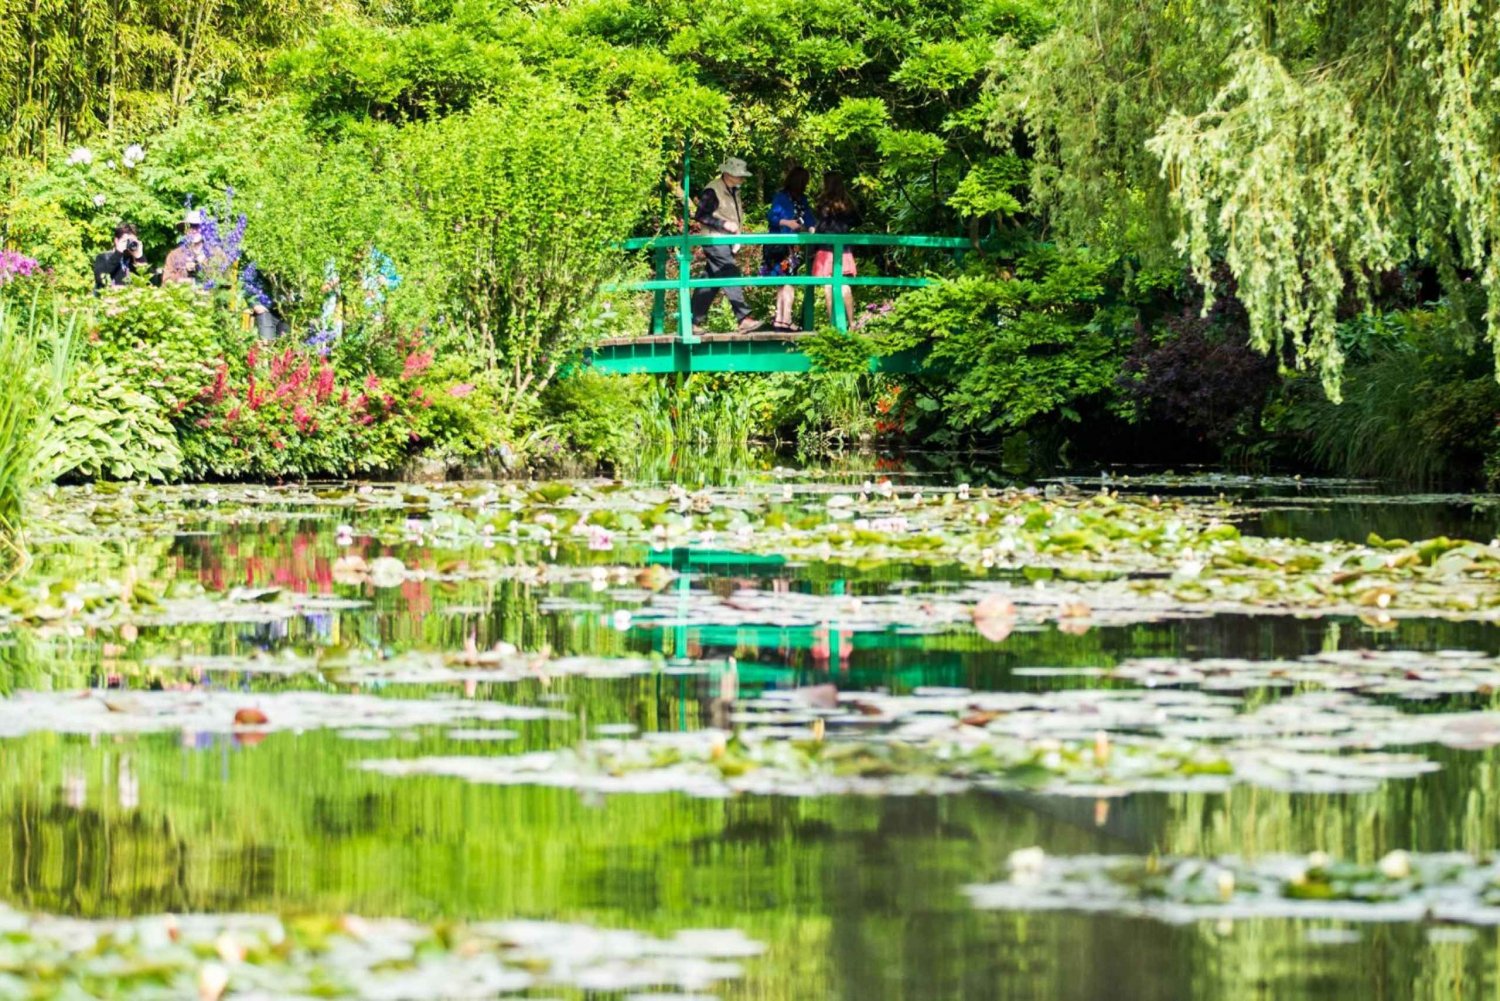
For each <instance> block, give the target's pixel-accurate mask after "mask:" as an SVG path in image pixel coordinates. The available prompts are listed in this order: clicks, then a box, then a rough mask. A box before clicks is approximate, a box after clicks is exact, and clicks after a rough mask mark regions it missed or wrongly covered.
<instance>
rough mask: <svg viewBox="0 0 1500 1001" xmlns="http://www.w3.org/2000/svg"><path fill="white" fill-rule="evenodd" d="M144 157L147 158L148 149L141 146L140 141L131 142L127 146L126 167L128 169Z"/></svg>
mask: <svg viewBox="0 0 1500 1001" xmlns="http://www.w3.org/2000/svg"><path fill="white" fill-rule="evenodd" d="M144 159H146V151H145V150H144V149H142V148H141V144H140V143H131V144H130V145H129V146H126V147H125V167H126V168H127V169H129V168H131V167H134V166H135V165H136V164H138V163H140V162H141V161H142V160H144Z"/></svg>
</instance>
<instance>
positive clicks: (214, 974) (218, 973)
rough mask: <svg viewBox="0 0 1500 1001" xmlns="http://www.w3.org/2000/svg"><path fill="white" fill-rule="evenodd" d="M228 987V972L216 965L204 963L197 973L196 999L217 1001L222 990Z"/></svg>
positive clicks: (221, 995)
mask: <svg viewBox="0 0 1500 1001" xmlns="http://www.w3.org/2000/svg"><path fill="white" fill-rule="evenodd" d="M228 986H229V971H228V970H226V969H224V967H222V966H220V965H219V964H218V963H205V964H204V966H203V969H201V970H199V971H198V997H199V999H200V1001H219V998H221V997H223V996H224V988H226V987H228Z"/></svg>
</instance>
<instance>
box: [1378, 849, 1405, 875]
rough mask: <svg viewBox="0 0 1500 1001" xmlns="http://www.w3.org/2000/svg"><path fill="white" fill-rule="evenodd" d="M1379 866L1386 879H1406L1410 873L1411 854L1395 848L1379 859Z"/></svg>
mask: <svg viewBox="0 0 1500 1001" xmlns="http://www.w3.org/2000/svg"><path fill="white" fill-rule="evenodd" d="M1379 868H1380V874H1381V875H1382V876H1384V877H1385V878H1386V879H1406V878H1407V877H1408V876H1410V875H1411V856H1410V855H1408V854H1407V853H1406V852H1403V851H1401V850H1400V849H1397V850H1396V851H1393V852H1390V853H1389V854H1387V855H1386V856H1385V857H1384V858H1382V859H1381V860H1380V862H1379Z"/></svg>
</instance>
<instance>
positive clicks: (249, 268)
mask: <svg viewBox="0 0 1500 1001" xmlns="http://www.w3.org/2000/svg"><path fill="white" fill-rule="evenodd" d="M240 288H242V289H244V290H245V298H246V299H248V300H249V301H250V303H251V305H257V306H264V307H266V308H267V309H270V308H271V297H270V296H269V295H267V294H266V290H265V287H264V286H262V285H261V283H260V269H258V268H257V267H256V266H255V263H254V262H253V261H252V262H251V263H249V264H246V265H245V269H244V270H243V271H241V272H240Z"/></svg>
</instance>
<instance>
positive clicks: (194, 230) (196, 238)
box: [161, 209, 208, 285]
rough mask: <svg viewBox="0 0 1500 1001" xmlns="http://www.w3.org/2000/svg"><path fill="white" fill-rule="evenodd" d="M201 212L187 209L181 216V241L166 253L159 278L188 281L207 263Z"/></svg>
mask: <svg viewBox="0 0 1500 1001" xmlns="http://www.w3.org/2000/svg"><path fill="white" fill-rule="evenodd" d="M202 230H203V212H202V211H201V210H199V209H189V210H188V213H187V215H185V216H183V217H182V242H180V243H179V244H177V246H175V247H173V248H172V250H171V252H170V253H169V254H167V262H166V264H164V265H162V269H161V280H162V284H163V285H165V284H167V283H168V282H190V281H193V280H195V279H196V278H197V277H198V272H199V271H200V270H202V268H203V265H204V264H206V263H208V254H207V253H206V252H205V251H204V249H203V232H202Z"/></svg>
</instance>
